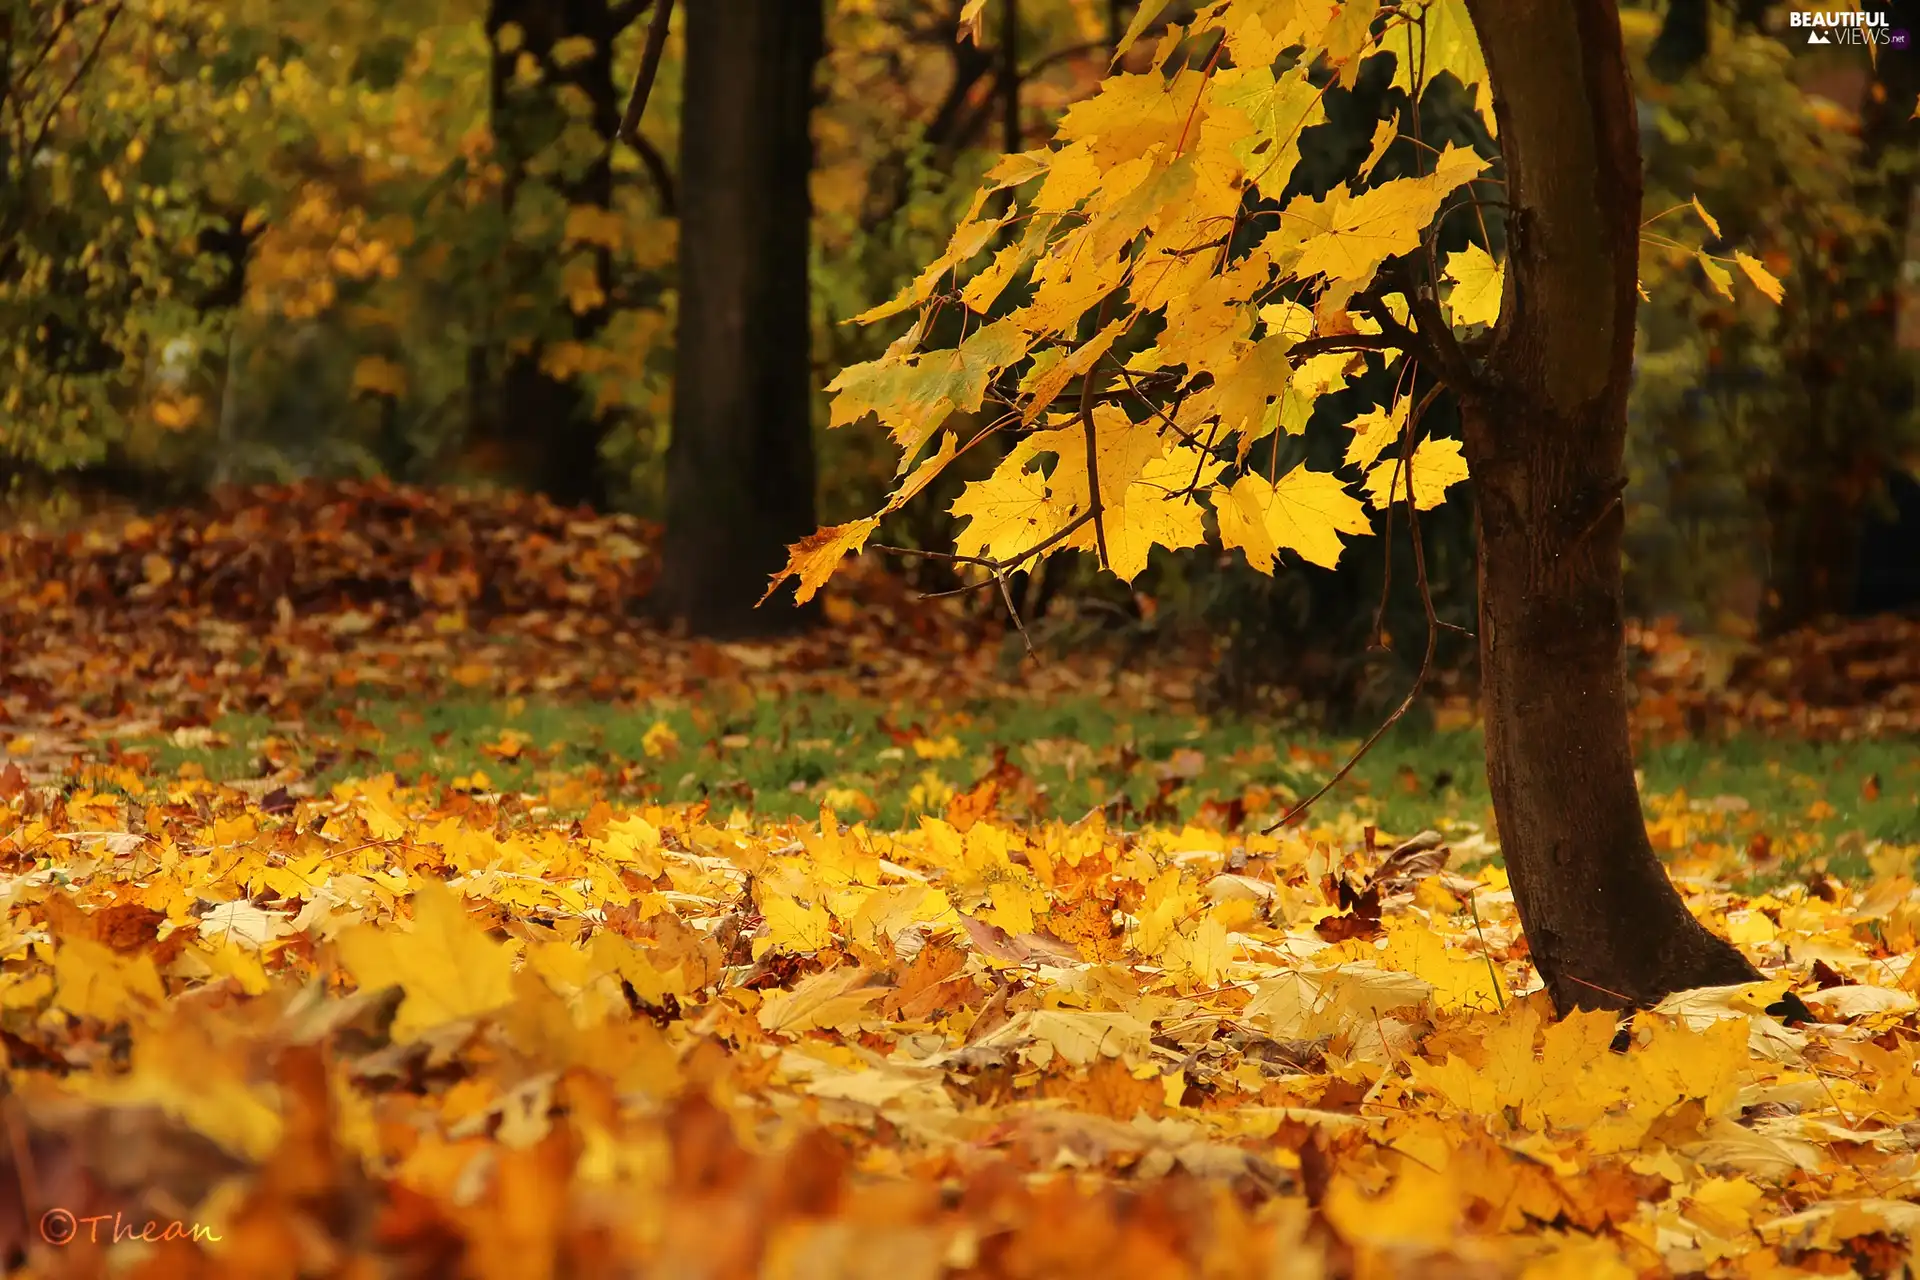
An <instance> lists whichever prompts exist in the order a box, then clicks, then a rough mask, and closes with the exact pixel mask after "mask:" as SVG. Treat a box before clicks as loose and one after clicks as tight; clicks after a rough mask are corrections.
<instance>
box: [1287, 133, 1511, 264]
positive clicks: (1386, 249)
mask: <svg viewBox="0 0 1920 1280" xmlns="http://www.w3.org/2000/svg"><path fill="white" fill-rule="evenodd" d="M1485 168H1486V161H1485V160H1483V159H1481V158H1480V157H1479V156H1477V155H1475V154H1474V153H1473V152H1472V151H1469V150H1467V149H1465V148H1463V147H1456V146H1454V145H1453V144H1452V143H1449V144H1447V148H1446V150H1445V151H1443V152H1441V153H1440V155H1439V157H1438V158H1437V159H1436V160H1435V162H1434V171H1433V172H1432V173H1430V174H1427V175H1426V176H1424V177H1418V178H1396V179H1394V180H1393V181H1391V182H1385V183H1382V184H1380V185H1379V186H1377V187H1371V188H1369V189H1367V190H1366V191H1363V192H1361V193H1360V194H1359V195H1354V194H1352V193H1351V192H1350V191H1349V190H1348V188H1346V187H1336V188H1334V190H1333V191H1332V193H1330V194H1329V195H1328V196H1327V198H1326V199H1324V200H1320V201H1309V200H1306V199H1305V198H1304V197H1301V198H1299V199H1295V200H1294V201H1292V202H1291V203H1289V204H1288V206H1287V212H1288V213H1289V214H1293V215H1295V216H1297V217H1299V218H1300V219H1301V221H1302V222H1303V223H1304V224H1305V225H1308V226H1311V227H1313V228H1315V229H1316V230H1317V234H1315V235H1314V236H1313V237H1312V238H1311V239H1309V240H1308V241H1307V242H1306V244H1305V246H1304V247H1303V248H1302V250H1301V254H1300V263H1299V266H1298V267H1297V268H1296V272H1297V274H1299V275H1300V276H1302V277H1305V276H1312V275H1322V274H1324V275H1325V276H1326V277H1327V278H1328V279H1329V280H1353V281H1357V282H1359V283H1361V284H1366V283H1367V282H1369V281H1370V280H1372V279H1373V274H1374V272H1375V271H1377V270H1378V269H1379V267H1380V264H1381V263H1382V262H1385V261H1386V260H1387V259H1388V258H1390V257H1392V256H1394V255H1395V254H1400V253H1406V252H1407V251H1409V250H1411V249H1414V248H1416V247H1418V246H1419V244H1420V233H1421V232H1422V231H1423V230H1425V228H1426V226H1427V224H1428V223H1429V222H1431V221H1433V215H1434V214H1436V213H1437V212H1439V210H1440V202H1441V201H1442V200H1444V199H1445V198H1446V197H1447V195H1448V194H1449V193H1450V192H1452V191H1453V190H1454V188H1456V187H1458V186H1459V185H1460V184H1461V183H1463V182H1465V181H1467V180H1468V179H1469V178H1472V177H1474V176H1475V175H1477V174H1478V173H1480V171H1481V170H1483V169H1485Z"/></svg>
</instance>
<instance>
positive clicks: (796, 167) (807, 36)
mask: <svg viewBox="0 0 1920 1280" xmlns="http://www.w3.org/2000/svg"><path fill="white" fill-rule="evenodd" d="M686 21H687V27H686V33H687V45H686V47H687V54H686V88H685V95H684V105H683V106H682V115H681V145H680V198H681V218H680V226H681V232H680V315H679V330H678V336H677V339H676V344H677V347H676V359H677V361H678V367H677V368H676V370H675V375H674V403H673V434H672V439H671V441H670V443H669V445H668V450H667V532H666V540H665V546H664V548H663V556H662V566H661V574H660V580H659V583H658V585H657V586H656V588H655V593H654V601H653V604H654V607H655V609H656V610H657V611H658V612H659V613H660V614H661V615H663V616H664V617H665V618H667V619H670V620H673V621H677V622H681V623H684V624H685V625H686V626H687V628H688V629H689V630H690V631H692V632H694V633H695V634H700V635H710V636H744V635H754V634H769V633H774V632H780V631H788V630H793V629H795V628H797V627H800V626H803V625H805V624H806V623H807V622H808V621H810V620H811V618H812V617H813V609H812V608H811V605H810V606H808V607H803V608H798V609H796V608H795V607H794V606H793V605H791V604H790V603H783V602H781V601H780V600H779V599H778V598H776V599H774V600H770V601H768V602H767V605H766V606H765V607H764V608H758V609H756V608H755V607H754V606H755V604H756V602H757V601H758V600H759V599H760V597H761V596H762V595H763V594H764V593H765V592H766V587H767V581H768V579H769V578H770V577H771V576H772V575H773V574H774V573H775V572H776V571H777V570H778V569H779V568H780V567H781V565H783V564H784V563H785V562H786V548H787V546H788V544H790V543H793V542H797V541H799V540H800V539H801V538H803V537H805V536H806V535H807V534H810V533H812V532H813V531H814V528H815V525H816V523H817V522H816V519H815V512H814V461H813V429H812V378H813V373H812V367H811V363H810V360H809V337H810V319H811V318H810V314H809V305H808V298H809V295H808V288H807V253H808V220H809V216H810V213H811V202H810V200H809V197H808V193H807V179H808V175H809V172H810V171H811V169H812V165H813V149H812V143H811V140H810V136H809V133H808V120H809V114H810V111H811V108H812V106H813V101H814V85H813V77H814V68H815V65H816V63H817V62H818V61H819V58H820V55H821V52H822V49H821V44H822V16H821V6H820V0H698V2H697V3H694V4H689V5H688V6H686Z"/></svg>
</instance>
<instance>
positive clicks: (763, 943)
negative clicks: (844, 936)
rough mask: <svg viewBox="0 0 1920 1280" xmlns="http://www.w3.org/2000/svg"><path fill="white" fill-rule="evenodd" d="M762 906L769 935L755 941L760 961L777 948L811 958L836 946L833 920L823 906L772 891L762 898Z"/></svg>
mask: <svg viewBox="0 0 1920 1280" xmlns="http://www.w3.org/2000/svg"><path fill="white" fill-rule="evenodd" d="M759 904H760V914H761V916H762V917H763V918H764V919H765V920H766V922H767V932H766V936H765V937H761V938H755V939H754V941H753V950H754V955H755V956H756V957H757V956H759V955H760V954H762V953H763V952H765V951H767V950H770V949H772V948H774V947H784V948H785V949H786V950H788V951H797V952H802V953H805V954H811V953H813V952H815V951H823V950H825V949H826V948H828V947H830V946H832V945H833V917H832V916H831V915H829V914H827V909H826V908H825V907H823V906H821V905H820V904H819V903H817V902H800V901H798V900H796V899H794V898H792V897H790V896H788V895H787V894H784V893H775V892H771V891H769V892H764V893H762V894H761V895H760V898H759Z"/></svg>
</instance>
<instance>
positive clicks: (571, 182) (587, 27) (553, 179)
mask: <svg viewBox="0 0 1920 1280" xmlns="http://www.w3.org/2000/svg"><path fill="white" fill-rule="evenodd" d="M630 21H631V19H630V18H629V17H628V16H626V14H625V12H624V9H621V10H616V8H615V7H614V6H613V5H612V4H610V3H609V0H490V3H489V4H488V6H487V23H486V29H487V37H488V39H489V40H490V41H491V42H492V43H493V47H494V57H493V68H492V79H491V103H490V113H491V117H492V124H493V134H494V139H495V143H496V146H497V148H498V155H499V158H500V163H501V165H502V167H503V168H504V169H505V171H506V189H505V193H504V197H505V201H506V206H507V209H508V211H509V213H510V214H511V211H512V209H513V204H514V200H515V198H516V197H517V196H518V195H519V194H520V193H521V191H522V190H523V189H524V188H525V187H526V185H527V184H528V183H529V182H530V181H536V179H534V178H533V177H532V176H531V173H530V166H531V165H532V164H533V162H534V161H535V159H536V158H538V157H540V156H542V155H543V153H548V152H552V151H555V150H556V149H557V148H559V147H561V146H562V145H563V142H562V137H563V135H564V134H565V132H566V130H567V126H568V124H569V123H570V122H571V120H572V116H571V115H570V113H569V111H568V109H567V107H566V106H565V105H564V102H563V99H562V93H563V91H564V90H566V89H569V88H571V89H573V90H577V91H578V92H580V93H583V94H584V95H585V96H586V100H587V101H588V102H589V103H591V104H592V105H591V109H590V111H589V113H588V116H587V119H586V123H587V124H588V125H589V126H590V127H591V128H592V130H593V134H594V136H595V137H596V138H597V139H598V140H599V141H598V145H597V146H596V147H595V149H594V150H593V153H592V154H591V155H590V156H586V157H578V156H568V157H565V158H564V159H563V160H562V161H561V163H560V165H559V167H558V168H557V169H556V170H555V171H554V172H553V173H552V175H551V176H550V177H545V178H542V179H537V180H539V181H546V182H549V183H551V185H552V186H553V187H554V188H555V190H556V191H557V192H558V193H559V194H560V196H561V198H563V199H564V200H565V201H566V203H567V205H568V206H569V207H573V206H580V205H591V206H595V207H598V208H602V209H607V208H611V207H612V205H613V145H614V132H615V130H616V129H617V128H618V127H619V124H620V102H619V91H618V88H617V87H616V86H615V84H614V79H613V44H614V40H615V39H616V38H617V37H618V36H619V35H620V33H621V31H622V30H624V29H625V27H626V26H627V24H628V23H629V22H630ZM508 24H512V25H514V26H516V27H518V28H519V31H520V40H519V42H518V43H517V44H514V46H513V47H512V48H511V49H509V50H502V49H501V47H500V39H499V37H500V31H501V29H502V28H503V27H505V26H507V25H508ZM577 37H585V38H586V39H588V40H590V41H592V43H593V51H592V52H591V53H590V54H588V55H587V56H586V57H584V58H580V59H578V60H572V59H555V58H554V57H553V56H552V55H553V50H554V46H555V45H557V44H559V43H560V42H561V41H563V40H567V39H571V38H577ZM523 56H531V57H532V58H534V59H535V60H536V61H537V62H538V63H539V65H540V67H541V70H542V72H543V75H542V78H541V80H540V82H539V83H538V84H534V85H531V86H520V85H516V84H515V82H514V67H515V65H516V64H517V63H518V62H519V60H520V58H521V57H523ZM598 256H599V259H600V260H599V263H598V266H597V270H598V273H599V281H600V287H601V290H602V293H603V294H606V293H610V292H611V289H612V282H611V280H610V276H611V266H610V263H609V261H608V255H607V254H606V253H605V251H604V250H603V251H600V252H599V255H598ZM504 267H505V270H506V273H507V284H508V288H509V289H511V290H513V291H515V292H516V293H519V292H534V291H535V290H536V289H537V288H538V287H539V285H538V283H537V282H539V281H540V280H542V279H543V278H544V277H546V276H548V275H551V274H552V272H553V270H554V267H555V264H554V263H553V262H552V261H551V255H550V254H549V253H547V252H544V251H534V250H531V249H529V248H525V247H521V246H515V245H512V244H509V246H508V249H507V253H506V262H505V263H504ZM561 306H562V308H563V309H564V310H565V316H564V318H563V319H562V320H561V321H560V323H559V325H558V326H557V327H558V328H560V329H562V330H563V331H565V333H566V334H567V336H569V337H571V338H572V339H573V340H574V341H576V342H583V343H590V342H592V341H593V340H594V339H595V338H596V337H598V336H599V334H600V331H601V330H602V329H604V328H605V327H606V324H607V321H608V319H609V318H610V317H611V316H612V309H611V307H610V306H609V305H608V304H607V303H606V302H605V301H602V302H601V303H600V304H599V305H598V306H592V307H588V308H587V309H585V310H584V311H577V312H576V311H574V310H572V309H571V308H570V307H568V306H567V304H566V303H565V302H562V303H561ZM543 354H544V353H543V348H542V346H541V345H540V344H535V345H534V346H533V347H532V348H531V349H530V350H526V351H521V352H517V353H513V354H507V353H504V352H495V353H488V357H489V358H488V359H487V360H485V361H483V362H481V363H480V364H479V365H478V366H477V367H476V369H475V373H476V374H477V376H478V377H479V378H480V379H481V383H482V385H480V386H476V387H475V388H473V395H474V398H475V404H476V406H477V408H478V412H477V413H476V418H477V425H478V426H479V428H480V431H481V434H482V435H483V436H485V437H486V438H488V439H491V440H493V441H495V442H497V444H498V445H499V446H500V451H501V453H502V454H503V455H504V459H505V465H506V467H507V469H508V470H510V471H511V473H512V475H511V478H512V479H513V480H515V481H518V482H520V483H522V484H525V485H527V486H528V487H529V488H532V489H536V490H538V491H539V492H541V493H544V494H546V495H547V496H548V497H550V498H552V499H553V500H554V501H555V502H558V503H560V504H561V505H563V506H575V505H587V506H594V507H601V506H605V505H606V500H607V483H606V475H605V473H604V472H603V470H602V469H601V465H600V442H601V439H602V437H603V436H604V435H605V434H606V426H605V423H603V422H602V421H601V420H600V418H599V416H598V415H597V414H596V413H595V406H594V404H593V397H592V396H591V395H590V394H589V393H588V391H587V389H586V388H585V387H583V386H581V385H580V383H579V381H578V380H577V379H574V378H556V377H554V376H552V375H551V374H549V373H547V372H546V371H545V370H544V369H542V368H541V358H542V355H543ZM496 361H497V362H498V363H499V365H500V367H498V368H495V367H494V364H495V362H496Z"/></svg>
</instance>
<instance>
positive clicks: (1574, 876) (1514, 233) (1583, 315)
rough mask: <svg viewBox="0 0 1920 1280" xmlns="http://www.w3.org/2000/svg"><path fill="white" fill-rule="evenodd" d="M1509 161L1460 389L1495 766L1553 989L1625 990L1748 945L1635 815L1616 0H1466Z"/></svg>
mask: <svg viewBox="0 0 1920 1280" xmlns="http://www.w3.org/2000/svg"><path fill="white" fill-rule="evenodd" d="M1468 3H1469V8H1470V10H1471V13H1472V17H1473V23H1474V27H1475V29H1476V31H1477V32H1478V33H1479V36H1480V39H1481V42H1482V46H1483V48H1484V50H1485V53H1486V59H1487V66H1488V70H1489V73H1490V78H1491V80H1492V84H1493V90H1494V109H1495V113H1496V116H1497V118H1498V124H1499V129H1500V146H1501V151H1502V154H1503V157H1504V159H1505V162H1506V180H1507V189H1506V198H1507V200H1508V203H1509V208H1508V221H1507V233H1508V254H1509V256H1508V259H1507V277H1506V296H1505V299H1504V303H1503V307H1502V311H1501V317H1500V323H1499V325H1498V327H1497V329H1496V331H1495V335H1494V341H1493V345H1492V347H1491V349H1490V351H1489V353H1488V355H1487V358H1486V360H1485V362H1484V364H1483V366H1482V367H1481V369H1480V370H1479V372H1478V374H1477V375H1476V376H1474V377H1473V378H1471V379H1470V380H1469V381H1470V385H1469V386H1467V387H1466V388H1464V389H1463V390H1462V394H1461V400H1462V411H1463V419H1464V428H1465V436H1466V439H1465V446H1466V453H1467V458H1468V463H1469V466H1470V468H1471V469H1472V473H1473V478H1474V489H1475V496H1476V500H1477V503H1478V510H1479V522H1480V627H1479V639H1480V666H1481V679H1482V691H1483V697H1484V698H1485V709H1486V724H1487V775H1488V782H1489V784H1490V787H1491V790H1492V793H1493V803H1494V812H1495V815H1496V820H1497V822H1498V825H1499V831H1500V845H1501V850H1502V852H1503V854H1504V855H1505V858H1506V864H1507V871H1508V874H1509V876H1510V877H1511V878H1512V883H1513V890H1514V898H1515V901H1516V903H1517V904H1518V907H1519V912H1520V920H1521V924H1522V925H1523V926H1524V928H1525V930H1526V935H1527V939H1528V944H1529V946H1530V947H1531V949H1532V954H1533V961H1534V965H1535V967H1536V968H1537V969H1538V970H1539V972H1540V975H1541V977H1542V979H1543V980H1544V981H1545V982H1546V985H1547V990H1548V991H1549V992H1550V993H1551V995H1552V998H1553V1002H1554V1004H1555V1006H1556V1007H1557V1008H1558V1009H1560V1010H1561V1011H1563V1012H1564V1011H1566V1010H1568V1009H1571V1008H1575V1007H1586V1008H1599V1007H1612V1008H1625V1007H1633V1006H1641V1005H1646V1004H1650V1003H1653V1002H1655V1001H1657V1000H1658V999H1659V998H1660V997H1662V996H1664V995H1666V994H1668V993H1670V992H1673V991H1676V990H1683V989H1685V988H1688V987H1696V986H1710V985H1717V984H1721V983H1731V982H1743V981H1748V980H1750V979H1752V978H1753V977H1755V976H1756V974H1755V971H1754V969H1753V967H1752V966H1751V965H1750V964H1749V963H1748V962H1747V961H1746V959H1745V958H1744V957H1743V956H1741V954H1740V953H1739V952H1738V951H1737V950H1735V949H1734V948H1733V947H1732V946H1731V945H1730V944H1728V943H1727V942H1725V941H1724V940H1722V939H1720V938H1718V937H1716V936H1715V935H1714V934H1712V933H1711V932H1709V931H1708V930H1707V929H1706V928H1705V927H1704V926H1702V925H1701V924H1699V923H1698V922H1697V921H1696V920H1695V919H1694V918H1693V916H1692V915H1691V914H1690V913H1689V912H1688V911H1687V908H1686V905H1685V903H1684V902H1682V900H1681V899H1680V896H1679V895H1678V894H1677V893H1676V892H1675V891H1674V889H1673V886H1672V884H1671V883H1670V882H1669V881H1668V880H1667V876H1666V871H1665V869H1664V868H1663V867H1662V865H1661V863H1660V861H1659V859H1658V858H1657V857H1656V856H1655V855H1654V852H1653V848H1652V846H1651V844H1650V843H1649V842H1648V839H1647V833H1646V828H1645V826H1644V824H1643V822H1642V820H1641V813H1640V798H1639V793H1638V789H1637V787H1636V785H1635V782H1634V776H1633V756H1632V751H1631V747H1630V737H1629V731H1628V721H1627V686H1626V677H1625V671H1624V664H1623V650H1622V605H1621V564H1620V536H1621V529H1622V523H1623V517H1622V509H1621V504H1620V493H1621V490H1622V488H1623V487H1624V479H1623V477H1624V473H1623V470H1622V455H1623V453H1624V448H1625V441H1626V421H1627V419H1626V401H1627V386H1628V380H1629V377H1630V374H1631V369H1632V363H1633V339H1634V308H1635V304H1636V302H1637V298H1638V291H1637V288H1636V283H1637V278H1638V270H1637V259H1638V243H1639V223H1640V153H1639V143H1638V137H1637V129H1638V126H1637V121H1636V118H1635V111H1634V100H1633V94H1632V91H1631V89H1630V87H1629V85H1628V81H1627V73H1626V67H1625V63H1624V61H1623V58H1622V51H1621V42H1620V18H1619V12H1618V9H1617V7H1616V4H1615V0H1553V2H1552V3H1540V2H1539V0H1468Z"/></svg>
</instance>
